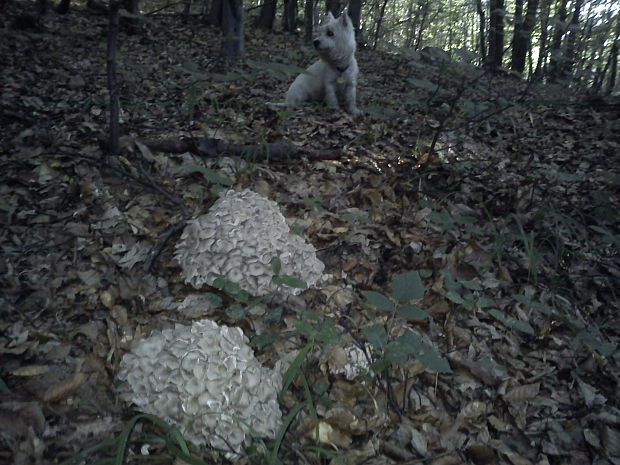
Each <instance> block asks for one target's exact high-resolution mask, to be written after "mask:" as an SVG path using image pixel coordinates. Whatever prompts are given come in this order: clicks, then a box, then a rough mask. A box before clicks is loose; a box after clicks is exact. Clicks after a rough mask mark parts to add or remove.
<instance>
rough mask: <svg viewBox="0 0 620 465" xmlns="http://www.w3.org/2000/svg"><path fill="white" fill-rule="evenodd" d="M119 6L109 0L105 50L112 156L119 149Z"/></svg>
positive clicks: (119, 3)
mask: <svg viewBox="0 0 620 465" xmlns="http://www.w3.org/2000/svg"><path fill="white" fill-rule="evenodd" d="M120 7H121V1H120V0H110V3H109V23H108V51H107V74H108V92H109V93H110V139H109V143H108V150H109V152H108V154H107V155H111V156H113V157H116V156H117V155H118V151H119V137H120V129H119V113H120V103H119V95H118V81H117V79H116V51H117V48H118V23H119V20H118V10H119V9H120Z"/></svg>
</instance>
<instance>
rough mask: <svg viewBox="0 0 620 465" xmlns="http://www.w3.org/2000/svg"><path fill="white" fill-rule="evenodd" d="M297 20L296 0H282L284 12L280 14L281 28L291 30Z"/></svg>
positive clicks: (293, 28)
mask: <svg viewBox="0 0 620 465" xmlns="http://www.w3.org/2000/svg"><path fill="white" fill-rule="evenodd" d="M296 21H297V0H284V14H283V15H282V30H284V31H287V32H293V31H294V30H295V23H296Z"/></svg>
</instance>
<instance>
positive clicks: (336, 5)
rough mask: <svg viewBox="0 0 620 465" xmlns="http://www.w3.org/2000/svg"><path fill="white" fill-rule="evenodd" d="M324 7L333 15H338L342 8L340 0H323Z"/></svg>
mask: <svg viewBox="0 0 620 465" xmlns="http://www.w3.org/2000/svg"><path fill="white" fill-rule="evenodd" d="M325 9H326V12H330V11H331V12H332V14H333V15H334V16H338V15H339V14H340V10H341V9H342V6H341V4H340V0H325Z"/></svg>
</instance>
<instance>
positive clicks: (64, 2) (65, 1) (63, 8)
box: [56, 0, 71, 15]
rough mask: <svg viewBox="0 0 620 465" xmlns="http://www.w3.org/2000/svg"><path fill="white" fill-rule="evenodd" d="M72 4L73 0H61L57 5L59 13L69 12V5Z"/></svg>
mask: <svg viewBox="0 0 620 465" xmlns="http://www.w3.org/2000/svg"><path fill="white" fill-rule="evenodd" d="M70 6H71V0H60V2H59V3H58V6H57V7H56V13H58V14H59V15H64V14H67V12H68V11H69V7H70Z"/></svg>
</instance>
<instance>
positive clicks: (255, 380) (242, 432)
mask: <svg viewBox="0 0 620 465" xmlns="http://www.w3.org/2000/svg"><path fill="white" fill-rule="evenodd" d="M118 377H119V379H121V380H122V381H125V383H124V384H123V385H122V386H121V392H120V394H121V397H122V398H123V399H124V400H126V401H128V402H131V403H133V404H135V405H136V406H137V408H138V410H140V411H142V412H144V413H149V414H153V415H157V416H159V417H161V418H163V419H165V420H167V421H168V422H170V423H171V424H173V425H174V426H176V427H178V428H179V430H180V431H181V432H182V433H183V434H184V436H185V437H186V438H187V439H189V440H190V441H192V442H194V443H195V444H197V445H204V444H209V445H211V446H212V447H215V448H218V449H222V450H224V451H226V454H227V457H229V458H230V457H232V456H234V454H236V453H240V452H242V449H243V447H244V446H247V445H248V443H249V442H250V439H251V435H250V432H252V433H253V434H256V435H257V436H259V437H268V438H272V439H273V438H274V436H275V433H276V430H277V429H278V428H279V426H280V423H281V418H282V414H281V411H280V407H279V405H278V400H277V395H278V391H279V389H280V388H281V384H282V375H281V371H278V370H271V369H269V368H267V367H264V366H262V365H261V364H260V362H259V361H258V360H257V359H256V358H255V357H254V353H253V351H252V349H251V348H250V346H249V345H248V339H247V338H246V337H245V336H244V334H243V332H242V331H241V329H240V328H230V327H227V326H218V325H217V324H216V323H215V322H213V321H210V320H201V321H196V322H194V323H193V324H192V325H191V326H185V325H180V324H177V325H176V326H175V327H174V329H164V330H163V331H155V332H153V334H152V335H151V336H150V337H148V338H145V339H142V340H140V341H138V342H137V344H136V345H135V346H134V347H133V349H132V350H131V352H129V353H127V354H125V356H124V357H123V359H122V360H121V363H120V371H119V374H118Z"/></svg>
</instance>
